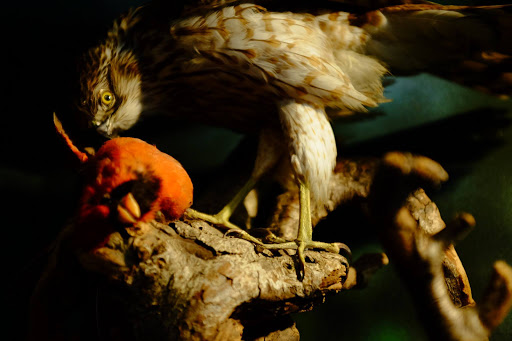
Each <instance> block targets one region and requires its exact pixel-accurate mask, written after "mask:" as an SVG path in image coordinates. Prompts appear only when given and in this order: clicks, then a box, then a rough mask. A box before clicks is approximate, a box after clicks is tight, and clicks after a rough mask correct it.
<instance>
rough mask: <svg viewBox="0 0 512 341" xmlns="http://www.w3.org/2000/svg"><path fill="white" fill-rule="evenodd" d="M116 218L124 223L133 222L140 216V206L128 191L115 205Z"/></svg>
mask: <svg viewBox="0 0 512 341" xmlns="http://www.w3.org/2000/svg"><path fill="white" fill-rule="evenodd" d="M117 213H118V219H119V221H120V222H122V223H125V224H135V223H136V222H137V219H139V218H140V216H141V212H140V206H139V204H138V203H137V200H135V197H134V196H133V194H132V193H131V192H130V193H128V194H127V195H125V196H124V197H123V198H122V199H121V201H120V202H119V205H117Z"/></svg>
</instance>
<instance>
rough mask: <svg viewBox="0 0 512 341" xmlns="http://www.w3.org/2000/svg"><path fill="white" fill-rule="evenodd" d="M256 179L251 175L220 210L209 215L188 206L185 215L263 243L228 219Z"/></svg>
mask: <svg viewBox="0 0 512 341" xmlns="http://www.w3.org/2000/svg"><path fill="white" fill-rule="evenodd" d="M257 182H258V180H257V179H256V178H254V177H251V178H250V179H249V180H248V181H247V182H246V183H245V185H244V186H243V187H242V188H241V189H240V190H239V191H238V193H237V194H235V196H234V197H233V199H231V201H230V202H229V203H228V204H227V205H226V206H224V208H223V209H222V210H220V211H219V212H218V213H217V214H214V215H211V214H207V213H203V212H199V211H196V210H194V209H191V208H189V209H188V210H187V211H186V212H185V214H186V215H187V217H189V218H192V219H201V220H204V221H207V222H209V223H211V224H215V225H221V226H224V227H227V228H229V229H230V231H228V232H233V231H235V232H236V233H237V234H239V235H241V236H242V238H243V239H246V240H249V241H251V242H253V243H255V244H258V245H264V244H263V243H262V242H261V241H260V240H259V239H257V238H255V237H253V236H251V235H250V234H249V233H247V232H246V231H244V230H243V229H241V228H240V227H238V226H236V225H235V224H233V223H232V222H230V221H229V219H230V218H231V216H232V215H233V213H234V212H235V210H236V208H237V207H238V205H240V203H241V202H242V200H244V198H245V197H246V196H247V194H248V193H249V192H250V191H251V190H252V189H253V188H254V186H255V185H256V183H257Z"/></svg>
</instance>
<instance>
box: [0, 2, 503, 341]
mask: <svg viewBox="0 0 512 341" xmlns="http://www.w3.org/2000/svg"><path fill="white" fill-rule="evenodd" d="M461 2H462V1H459V3H461ZM139 3H141V1H120V0H117V1H114V0H110V1H97V0H92V1H83V0H80V1H74V2H71V1H51V2H48V1H46V2H38V1H19V2H16V3H4V4H3V5H2V7H3V8H2V9H1V14H0V16H1V17H0V19H1V20H0V22H1V24H2V30H1V32H2V38H1V42H0V43H1V50H0V51H1V52H0V55H1V56H2V60H4V62H3V68H2V84H3V87H2V88H3V89H2V102H1V103H2V107H1V113H0V115H1V116H0V117H1V122H2V124H1V126H2V134H1V139H2V140H1V142H2V143H1V148H2V149H1V153H0V186H1V187H0V188H1V192H0V193H1V194H2V195H3V198H4V200H3V202H4V204H2V205H3V210H2V211H1V212H2V221H3V223H2V225H1V228H2V229H1V231H2V243H1V246H2V247H1V249H2V259H3V269H2V270H3V271H2V272H3V276H2V282H3V283H2V284H4V285H5V289H3V293H4V294H6V295H5V298H6V304H3V305H2V306H3V309H4V310H5V311H6V314H7V315H8V316H9V318H8V319H7V320H4V322H6V327H7V328H6V330H5V332H4V334H5V335H9V331H10V330H14V331H15V332H16V331H17V334H18V335H23V333H24V331H25V330H26V325H25V322H26V321H25V317H26V315H25V314H26V312H27V304H28V297H29V293H30V292H31V290H32V285H33V282H34V280H35V279H37V277H38V276H39V272H38V271H39V269H40V265H41V264H42V262H43V261H44V256H45V252H44V250H45V248H46V247H47V245H48V244H49V243H50V242H51V241H52V240H53V239H54V237H55V235H56V234H57V233H58V231H59V230H60V228H61V227H62V226H63V224H64V223H65V221H66V219H68V218H69V214H70V212H72V210H73V208H74V205H75V200H76V198H77V195H78V192H77V178H78V175H77V168H76V166H77V162H76V161H75V160H74V159H73V156H71V155H69V152H67V150H66V149H65V147H64V146H63V145H62V141H61V140H60V139H59V138H58V137H57V136H56V134H55V130H54V127H53V123H52V113H53V112H54V111H57V113H61V112H62V113H63V115H64V114H65V113H66V111H67V110H69V104H70V102H71V101H72V96H73V91H72V90H73V84H76V83H74V82H73V72H74V69H75V64H76V57H77V56H78V55H79V54H80V53H81V52H83V51H84V50H85V49H86V48H87V47H88V46H91V45H93V44H94V43H96V42H97V41H98V40H99V39H100V38H101V37H102V35H104V33H105V31H106V30H107V29H108V27H109V26H110V24H111V21H112V20H113V19H114V18H115V17H116V16H117V15H119V13H121V12H123V11H125V10H126V9H127V8H129V7H130V6H134V5H137V4H139ZM386 95H387V96H388V97H389V98H392V99H393V102H391V103H387V104H384V105H382V106H381V107H380V108H379V109H377V110H373V111H372V114H374V115H369V116H368V119H364V120H361V121H355V122H340V123H338V124H336V126H335V132H336V134H337V136H338V140H339V143H340V146H339V153H340V155H381V154H382V153H384V152H385V151H387V150H397V149H398V150H406V151H412V152H417V153H422V154H424V155H427V156H429V157H432V158H434V159H435V160H437V161H439V162H440V163H441V164H442V165H443V166H444V167H445V168H446V170H447V171H448V172H449V174H450V176H451V178H450V181H449V182H448V183H447V184H446V185H444V186H443V187H442V188H441V189H440V190H438V191H436V192H430V193H429V194H430V195H431V197H432V198H433V199H434V200H435V201H436V203H437V204H438V206H439V208H440V210H441V213H442V215H443V217H444V218H445V220H449V219H450V217H452V216H453V215H454V214H455V213H456V212H458V211H461V210H464V211H467V212H470V213H472V214H473V215H474V216H475V218H476V220H477V226H476V229H475V230H474V231H473V232H472V233H471V234H470V235H469V236H468V237H467V238H466V239H465V240H464V241H463V242H461V243H460V245H458V246H457V250H458V252H459V255H460V257H461V259H462V261H463V263H464V265H465V268H466V271H467V272H468V275H469V278H470V281H471V284H472V288H473V293H474V296H475V298H476V300H477V301H478V299H479V297H480V295H481V293H482V291H483V290H484V288H485V285H486V283H487V281H488V278H489V275H490V270H491V265H492V263H493V262H494V261H495V260H497V259H504V260H506V261H508V262H509V263H512V248H511V245H510V244H511V241H512V210H511V209H510V207H511V205H512V175H511V174H512V172H511V171H512V161H511V155H512V127H511V126H510V124H509V121H510V117H511V113H512V104H511V102H510V101H500V100H498V99H496V98H493V97H489V96H486V95H483V94H481V93H478V92H475V91H473V90H470V89H467V88H464V87H462V86H460V85H455V84H453V83H450V82H447V81H444V80H442V79H439V78H437V77H433V76H430V75H426V74H420V75H415V76H408V77H398V78H396V79H394V80H393V81H392V82H391V83H390V85H389V87H388V88H387V90H386ZM147 138H148V139H149V142H152V143H156V144H157V147H159V148H160V149H161V150H163V151H165V152H168V153H169V154H171V155H173V156H174V157H176V158H177V159H178V160H179V161H181V162H182V163H183V165H184V166H185V168H186V169H188V170H189V172H190V173H191V174H192V176H193V178H194V177H197V178H200V177H201V176H202V175H203V176H204V175H205V174H206V175H207V174H208V173H209V172H210V171H211V170H213V169H216V167H218V166H219V165H221V164H222V162H223V160H225V158H226V157H227V155H229V153H230V152H231V151H232V150H233V148H234V147H235V146H236V145H237V143H238V142H239V141H240V140H241V138H242V137H241V136H240V135H238V134H235V133H232V132H229V131H226V130H222V129H216V128H210V127H204V126H197V125H196V126H184V125H178V126H174V125H173V126H169V132H168V133H166V134H165V135H162V134H155V135H154V136H150V137H147ZM184 139H185V140H186V141H189V142H188V143H183V140H184ZM212 141H214V143H212ZM178 142H179V143H178ZM196 187H197V183H196ZM5 202H6V203H7V205H6V204H5ZM351 214H352V213H351V212H350V210H343V209H342V210H340V211H338V212H335V213H334V214H333V215H332V217H331V218H330V219H329V220H328V221H326V222H324V223H322V226H320V227H319V229H318V231H317V232H316V233H317V239H321V238H324V237H326V238H328V237H329V236H330V235H331V236H332V235H333V234H335V233H336V236H342V237H341V238H339V237H338V239H340V240H341V241H343V242H346V243H347V244H348V245H350V247H351V248H352V250H353V251H354V254H355V256H356V257H357V256H358V255H360V254H362V253H364V252H375V251H376V252H378V251H381V248H380V246H379V244H378V242H377V241H376V239H375V237H374V233H373V231H372V230H371V229H370V228H369V227H368V226H366V225H365V224H364V222H361V223H358V221H357V219H354V217H353V216H351ZM347 217H351V218H352V219H348V218H347ZM355 218H357V217H355ZM331 231H335V232H331ZM339 231H341V232H339ZM296 319H297V323H298V327H299V330H300V331H301V335H302V340H317V339H325V340H341V339H349V340H411V339H414V340H423V339H425V336H424V332H423V331H422V329H421V327H420V324H419V322H418V321H417V319H416V317H415V313H414V307H413V306H412V304H411V301H410V299H409V297H408V294H407V292H406V291H405V289H404V288H403V287H402V286H401V284H400V282H399V280H398V279H397V276H396V274H395V272H394V270H393V267H392V266H388V267H387V268H385V269H383V270H381V271H380V272H379V273H378V274H377V275H376V276H375V278H374V280H373V281H372V282H371V283H370V286H369V287H368V288H367V289H365V290H362V291H352V292H347V293H344V294H341V295H338V296H337V297H333V298H330V299H328V300H327V302H326V303H325V304H324V305H322V306H320V307H318V308H317V309H315V310H314V311H313V312H310V313H305V314H300V315H298V316H296ZM511 336H512V317H510V316H509V317H508V318H507V319H506V320H505V322H504V323H503V324H502V325H501V326H500V327H499V328H498V330H497V331H496V332H495V334H494V336H493V340H509V339H510V337H511Z"/></svg>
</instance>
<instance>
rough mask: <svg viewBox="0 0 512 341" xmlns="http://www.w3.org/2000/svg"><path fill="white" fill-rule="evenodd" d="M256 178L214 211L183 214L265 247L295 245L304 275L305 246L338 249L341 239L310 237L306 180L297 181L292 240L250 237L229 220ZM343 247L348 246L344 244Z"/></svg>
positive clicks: (311, 235)
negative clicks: (296, 213) (296, 220)
mask: <svg viewBox="0 0 512 341" xmlns="http://www.w3.org/2000/svg"><path fill="white" fill-rule="evenodd" d="M256 182H257V181H256V179H255V178H251V179H249V181H248V182H247V183H246V184H245V185H244V187H242V189H241V190H240V191H239V192H238V193H237V194H236V195H235V197H234V198H233V199H232V200H231V201H230V202H229V203H228V204H227V205H226V206H225V207H224V208H223V209H222V210H221V211H220V212H219V213H217V214H215V215H210V214H206V213H202V212H199V211H196V210H193V209H188V210H187V212H186V215H187V216H188V217H189V218H192V219H201V220H204V221H207V222H209V223H212V224H216V225H222V226H225V227H227V228H229V229H230V231H229V232H236V233H237V234H239V235H240V237H241V238H242V239H245V240H248V241H250V242H252V243H254V244H257V245H259V246H261V247H264V248H266V249H271V250H272V249H274V250H275V249H296V250H297V255H298V257H299V277H300V278H301V279H302V278H304V269H305V265H306V257H305V255H304V253H305V251H306V249H321V250H325V251H328V252H333V253H339V251H340V245H341V246H344V245H343V244H340V243H322V242H315V241H313V227H312V225H311V201H310V192H309V186H308V184H307V183H305V182H302V181H301V182H300V184H299V201H300V217H299V231H298V234H297V239H296V240H295V241H292V242H283V243H277V244H264V243H263V242H261V240H259V239H257V238H256V237H253V236H252V235H250V234H249V233H247V232H246V231H244V230H243V229H241V228H240V227H238V226H236V225H235V224H233V223H231V222H230V221H229V218H230V217H231V215H232V214H233V212H234V211H235V209H236V208H237V206H238V205H239V204H240V203H241V202H242V200H243V199H244V198H245V196H246V195H247V194H248V193H249V192H250V191H251V190H252V189H253V188H254V186H255V185H256ZM344 248H346V249H348V248H347V247H346V246H344Z"/></svg>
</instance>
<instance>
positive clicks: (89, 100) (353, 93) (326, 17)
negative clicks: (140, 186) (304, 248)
mask: <svg viewBox="0 0 512 341" xmlns="http://www.w3.org/2000/svg"><path fill="white" fill-rule="evenodd" d="M232 2H233V1H230V0H225V1H216V0H212V1H203V2H202V3H203V6H199V7H198V8H197V9H196V10H194V9H193V7H189V8H188V10H186V11H185V12H184V13H186V14H184V15H183V16H181V17H179V18H178V19H174V20H170V21H168V22H166V21H160V20H156V19H154V18H152V17H151V16H149V15H148V13H151V12H150V11H148V10H147V8H140V9H138V10H135V11H132V12H130V13H129V14H128V15H126V16H124V17H122V18H121V19H119V20H118V21H117V22H116V23H115V25H114V27H113V29H112V30H111V31H110V33H109V35H108V38H107V39H106V40H105V41H104V42H103V43H102V44H100V45H99V46H98V47H96V48H93V49H91V50H90V51H89V52H88V54H87V56H86V58H85V63H84V66H83V69H82V80H81V85H82V94H81V95H82V97H81V103H82V104H81V106H80V110H82V111H83V112H85V113H86V114H87V115H89V117H90V119H91V122H92V124H93V125H95V126H96V127H97V130H98V131H99V132H101V133H102V134H104V135H107V136H115V135H117V134H118V133H121V132H122V131H124V130H127V129H129V128H131V127H132V126H133V125H134V124H136V123H137V122H138V121H139V119H140V118H141V117H143V116H145V115H151V114H152V113H160V114H162V113H164V114H166V115H170V116H175V117H179V118H181V119H183V118H186V119H190V120H196V121H199V122H202V123H210V124H216V125H221V126H225V127H228V128H233V129H237V130H240V131H242V132H249V133H260V136H264V137H265V136H266V137H267V138H268V136H273V139H268V140H269V141H270V140H272V141H274V140H279V141H281V143H272V144H271V143H268V142H265V139H263V140H262V141H261V142H260V155H259V156H258V158H257V160H256V165H255V170H254V173H253V176H254V177H255V178H258V177H260V176H261V175H262V174H264V173H265V172H267V171H268V170H269V169H271V168H272V167H273V166H274V165H275V163H277V161H278V160H279V159H280V157H281V156H282V155H285V156H286V157H288V158H289V160H290V161H291V164H292V169H293V173H294V175H295V177H296V179H297V182H298V183H299V184H300V185H301V186H306V187H307V188H308V191H310V192H309V193H310V194H309V193H308V194H307V195H308V200H309V196H310V197H311V203H312V205H320V206H321V205H325V204H327V202H326V200H327V199H326V198H327V195H326V193H327V187H326V186H327V184H328V183H329V178H330V176H331V173H332V170H333V167H334V164H335V159H336V143H335V138H334V134H333V131H332V129H331V127H330V124H329V120H330V119H333V118H335V117H336V116H338V115H345V114H349V113H355V112H363V111H365V110H366V108H367V107H373V106H376V105H378V104H379V103H380V102H383V101H384V100H385V99H384V96H383V86H382V82H381V78H382V76H383V75H384V74H386V73H387V72H388V67H391V70H405V71H411V70H418V69H425V68H428V67H431V66H432V65H443V64H445V63H449V62H452V61H454V60H461V59H464V58H473V57H474V56H475V55H477V54H478V53H481V52H482V51H488V50H496V51H498V52H500V53H509V52H511V51H506V49H507V46H508V48H510V45H507V43H508V42H509V37H506V36H504V35H502V33H503V32H502V31H503V29H502V27H501V26H503V25H505V23H506V20H504V19H503V18H502V16H506V17H510V16H509V14H508V13H507V11H508V9H503V8H502V7H492V8H484V7H481V8H474V9H473V8H468V7H453V6H452V7H443V6H438V5H403V6H398V7H389V8H384V9H382V10H375V11H370V12H367V13H359V14H351V13H347V12H339V11H333V10H329V11H328V10H317V9H315V10H314V11H310V12H307V11H303V10H302V11H301V12H290V11H285V12H271V11H267V10H265V9H264V8H262V7H260V6H258V5H255V4H251V3H241V4H238V5H233V6H232V5H230V4H231V3H232ZM267 2H268V3H269V4H273V3H275V2H272V1H267ZM286 4H287V3H286ZM281 6H285V5H282V3H281ZM290 6H293V5H290ZM292 9H293V8H292V7H290V10H292ZM313 13H315V14H313ZM489 18H492V19H493V20H489ZM497 35H502V36H501V37H497ZM434 50H435V51H434ZM105 93H107V94H112V95H113V98H114V100H113V102H112V101H107V100H104V98H103V97H102V96H103V94H105ZM108 98H110V97H108ZM263 151H264V152H265V153H266V154H264V155H262V153H263ZM269 151H270V152H269Z"/></svg>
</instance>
